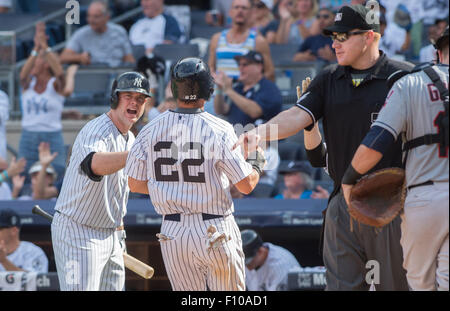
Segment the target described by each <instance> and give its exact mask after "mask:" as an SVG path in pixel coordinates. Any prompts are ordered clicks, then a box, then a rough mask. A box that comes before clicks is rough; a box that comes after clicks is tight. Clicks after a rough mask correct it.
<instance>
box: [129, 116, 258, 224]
mask: <svg viewBox="0 0 450 311" xmlns="http://www.w3.org/2000/svg"><path fill="white" fill-rule="evenodd" d="M236 141H237V136H236V134H235V132H234V129H233V127H232V126H231V124H229V123H228V122H225V121H223V120H221V119H219V118H216V117H214V116H212V115H211V114H209V113H207V112H198V113H179V112H173V111H166V112H165V113H163V114H161V115H160V116H158V117H157V118H156V119H154V120H153V121H152V122H150V123H149V124H147V125H146V126H145V127H144V128H143V129H142V130H141V132H140V133H139V135H138V137H137V138H136V141H135V143H134V145H133V146H132V148H131V151H130V153H129V154H128V159H127V164H126V166H125V174H127V175H128V176H130V177H132V178H134V179H137V180H148V190H149V195H150V198H151V200H152V203H153V206H154V207H155V210H156V212H157V213H159V214H163V215H165V214H174V213H181V214H193V213H208V214H215V215H229V214H231V213H232V212H233V211H234V207H233V201H232V199H231V195H230V192H229V187H230V181H231V183H233V184H236V183H237V182H239V181H241V180H242V179H244V178H245V177H247V176H248V175H250V174H251V172H252V170H253V169H252V167H251V165H250V164H249V163H247V162H245V160H244V158H243V157H242V154H241V150H240V149H239V148H238V149H236V150H234V151H232V146H233V144H234V143H235V142H236Z"/></svg>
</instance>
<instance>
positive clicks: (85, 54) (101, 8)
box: [60, 1, 135, 67]
mask: <svg viewBox="0 0 450 311" xmlns="http://www.w3.org/2000/svg"><path fill="white" fill-rule="evenodd" d="M109 17H110V12H109V10H108V7H107V5H106V4H105V3H104V2H101V1H94V2H92V3H91V4H90V5H89V8H88V12H87V21H88V24H89V25H86V26H83V27H81V28H80V29H78V30H77V31H75V33H74V34H73V36H72V37H71V38H70V39H69V42H68V43H67V46H66V48H65V49H64V50H63V52H62V53H61V56H60V59H61V63H63V64H65V63H75V64H81V65H89V64H96V63H97V64H98V63H104V64H107V65H108V66H110V67H118V66H120V65H121V64H124V63H125V64H127V63H132V64H134V63H135V59H134V57H133V52H132V49H131V44H130V41H129V39H128V35H127V32H126V30H125V28H123V27H122V26H120V25H117V24H114V23H111V22H109Z"/></svg>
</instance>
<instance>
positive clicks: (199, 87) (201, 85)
mask: <svg viewBox="0 0 450 311" xmlns="http://www.w3.org/2000/svg"><path fill="white" fill-rule="evenodd" d="M171 88H172V93H173V97H174V98H176V99H179V100H182V101H196V100H197V99H200V98H203V99H205V100H208V99H209V98H210V96H211V94H212V93H213V92H214V80H213V78H212V76H211V72H210V70H209V67H208V65H207V64H206V63H205V62H203V61H202V60H201V59H200V58H196V57H188V58H184V59H181V60H179V61H178V62H177V63H176V64H175V65H174V66H173V67H172V72H171Z"/></svg>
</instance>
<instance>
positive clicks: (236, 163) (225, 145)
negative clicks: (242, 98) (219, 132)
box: [218, 125, 253, 184]
mask: <svg viewBox="0 0 450 311" xmlns="http://www.w3.org/2000/svg"><path fill="white" fill-rule="evenodd" d="M237 140H238V138H237V136H236V133H235V132H234V129H233V128H232V126H231V125H230V126H229V130H227V131H226V132H225V134H224V135H223V136H222V144H221V148H222V157H221V159H220V160H219V161H218V166H219V167H220V168H221V169H222V170H223V172H224V173H225V175H227V177H228V179H229V180H230V181H231V183H233V184H237V183H238V182H240V181H241V180H242V179H244V178H246V177H247V176H249V175H250V174H251V173H252V171H253V168H252V166H251V165H250V164H249V163H248V162H246V161H245V159H244V156H243V155H242V151H241V147H240V146H239V147H237V148H236V149H234V150H232V149H233V145H234V144H235V143H236V142H237Z"/></svg>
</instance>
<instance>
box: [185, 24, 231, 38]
mask: <svg viewBox="0 0 450 311" xmlns="http://www.w3.org/2000/svg"><path fill="white" fill-rule="evenodd" d="M224 29H226V27H214V26H208V25H192V26H191V38H192V39H194V38H205V39H209V40H210V39H211V37H212V36H213V35H214V34H215V33H217V32H221V31H222V30H224Z"/></svg>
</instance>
